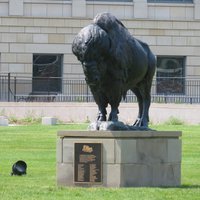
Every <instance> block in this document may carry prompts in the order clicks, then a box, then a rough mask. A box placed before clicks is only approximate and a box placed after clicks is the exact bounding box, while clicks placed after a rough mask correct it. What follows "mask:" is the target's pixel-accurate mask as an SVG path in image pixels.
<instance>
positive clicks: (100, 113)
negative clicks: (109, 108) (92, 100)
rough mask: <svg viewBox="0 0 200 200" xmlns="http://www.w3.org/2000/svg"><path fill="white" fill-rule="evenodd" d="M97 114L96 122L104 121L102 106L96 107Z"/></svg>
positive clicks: (103, 108)
mask: <svg viewBox="0 0 200 200" xmlns="http://www.w3.org/2000/svg"><path fill="white" fill-rule="evenodd" d="M98 107H99V112H98V114H97V121H100V122H103V121H106V114H107V112H106V108H105V107H104V106H98Z"/></svg>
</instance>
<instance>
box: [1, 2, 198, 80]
mask: <svg viewBox="0 0 200 200" xmlns="http://www.w3.org/2000/svg"><path fill="white" fill-rule="evenodd" d="M102 11H109V12H112V13H113V14H114V15H116V16H117V17H119V18H120V19H121V20H122V21H123V23H124V24H125V26H126V27H127V28H128V29H129V31H130V32H131V33H132V34H133V35H134V36H135V37H136V38H138V39H141V40H143V41H144V42H147V43H148V44H149V45H150V47H151V49H152V50H153V52H154V53H155V54H156V55H158V56H159V55H161V56H165V55H166V56H185V57H186V63H185V66H186V67H185V75H186V76H189V77H196V76H199V75H200V67H199V63H200V37H199V36H200V14H199V13H200V0H196V1H194V3H191V4H177V3H176V4H166V3H162V4H161V3H147V1H146V0H142V1H134V2H100V1H96V2H94V1H84V0H81V1H80V0H72V1H59V0H57V1H56V0H51V1H50V0H46V1H45V0H41V1H38V0H24V1H23V0H9V1H8V0H0V72H1V73H7V72H11V73H13V74H19V73H20V74H23V73H26V75H29V76H30V77H31V76H32V70H33V54H35V53H39V54H40V53H41V54H62V55H63V70H62V71H63V77H69V76H71V77H80V76H82V75H80V74H82V68H81V65H80V63H79V62H78V61H77V60H76V58H75V56H74V55H73V54H72V51H71V43H72V41H73V38H74V36H75V35H76V34H77V33H78V32H79V30H80V29H81V28H82V27H84V26H85V25H87V24H89V23H91V22H92V18H93V17H94V15H96V13H98V12H102Z"/></svg>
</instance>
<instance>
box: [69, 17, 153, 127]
mask: <svg viewBox="0 0 200 200" xmlns="http://www.w3.org/2000/svg"><path fill="white" fill-rule="evenodd" d="M72 52H73V53H74V54H75V55H76V57H77V59H78V60H79V61H80V62H81V64H82V67H83V71H84V74H85V80H86V82H87V84H88V85H89V87H90V89H91V92H92V94H93V96H94V100H95V102H96V104H97V105H98V109H99V112H98V116H97V121H106V120H108V121H114V122H116V121H118V113H119V111H118V107H119V104H120V101H121V100H122V98H125V97H126V93H127V91H128V90H131V91H132V92H133V93H134V94H135V95H136V97H137V100H138V105H139V113H138V117H137V119H136V121H135V122H134V124H133V126H135V127H143V128H148V121H149V114H148V113H149V107H150V102H151V96H150V91H151V85H152V79H153V76H154V73H155V68H156V57H155V56H154V54H153V53H152V52H151V50H150V48H149V46H148V45H147V44H146V43H144V42H142V41H140V40H138V39H136V38H134V37H133V36H132V35H131V34H130V33H129V31H128V29H127V28H126V27H125V26H124V25H123V24H122V22H120V21H119V20H118V19H117V18H116V17H115V16H113V15H111V14H110V13H100V14H98V15H97V16H96V17H95V18H94V20H93V23H92V24H90V25H88V26H86V27H84V28H83V29H82V30H81V31H80V32H79V33H78V35H77V36H76V37H75V38H74V40H73V43H72ZM108 104H110V106H111V112H110V114H109V117H108V119H107V118H106V114H107V112H106V107H107V106H108Z"/></svg>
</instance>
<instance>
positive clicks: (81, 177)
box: [74, 143, 102, 184]
mask: <svg viewBox="0 0 200 200" xmlns="http://www.w3.org/2000/svg"><path fill="white" fill-rule="evenodd" d="M74 151H75V152H74V157H75V158H74V161H75V162H74V182H75V183H91V184H94V183H102V144H101V143H75V144H74Z"/></svg>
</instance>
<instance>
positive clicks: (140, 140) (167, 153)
mask: <svg viewBox="0 0 200 200" xmlns="http://www.w3.org/2000/svg"><path fill="white" fill-rule="evenodd" d="M180 136H181V132H177V131H174V132H173V131H172V132H171V131H59V132H58V141H57V184H58V185H59V186H76V185H77V184H76V183H75V181H74V160H75V159H74V156H75V155H74V152H75V151H74V146H75V144H77V143H81V144H83V143H84V144H86V146H89V145H87V144H88V143H90V144H91V143H94V144H95V143H101V144H102V182H101V183H100V184H99V183H98V184H97V183H95V182H90V183H85V184H84V183H83V184H80V185H82V186H103V187H140V186H147V187H159V186H169V187H173V186H179V185H180V184H181V140H180V139H179V137H180ZM88 149H90V148H88Z"/></svg>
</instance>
